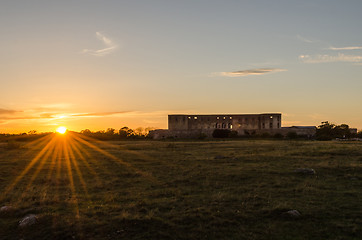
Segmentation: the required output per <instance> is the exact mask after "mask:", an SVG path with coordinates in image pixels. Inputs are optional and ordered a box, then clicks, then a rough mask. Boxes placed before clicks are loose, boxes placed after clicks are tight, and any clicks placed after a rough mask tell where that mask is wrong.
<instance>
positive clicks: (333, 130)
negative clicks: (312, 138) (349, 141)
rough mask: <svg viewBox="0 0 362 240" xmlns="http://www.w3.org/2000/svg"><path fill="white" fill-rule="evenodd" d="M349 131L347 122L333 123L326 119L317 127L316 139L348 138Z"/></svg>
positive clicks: (349, 135)
mask: <svg viewBox="0 0 362 240" xmlns="http://www.w3.org/2000/svg"><path fill="white" fill-rule="evenodd" d="M350 137H351V131H350V129H349V126H348V125H347V124H341V125H335V124H331V123H329V122H328V121H325V122H322V123H321V125H319V126H318V127H317V130H316V139H318V140H331V139H334V138H350Z"/></svg>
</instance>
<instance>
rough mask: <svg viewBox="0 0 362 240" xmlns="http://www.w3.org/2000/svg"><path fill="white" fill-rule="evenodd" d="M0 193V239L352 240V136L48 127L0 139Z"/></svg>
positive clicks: (356, 184)
mask: <svg viewBox="0 0 362 240" xmlns="http://www.w3.org/2000/svg"><path fill="white" fill-rule="evenodd" d="M8 146H10V147H8ZM297 168H313V169H314V170H315V171H316V174H315V175H303V174H298V173H295V172H294V170H295V169H297ZM0 193H1V197H0V207H1V206H12V207H13V210H12V211H10V212H6V213H1V214H0V239H361V238H362V215H361V213H362V143H359V142H317V141H273V140H271V141H267V140H235V141H184V142H182V141H175V142H172V141H170V142H167V141H119V142H98V141H90V140H89V139H83V138H82V137H80V136H78V135H76V134H73V137H72V136H71V135H69V136H64V137H61V136H53V135H50V136H47V137H44V138H42V139H40V140H36V141H34V142H32V143H21V144H20V146H19V145H15V146H12V145H11V144H10V145H8V144H7V143H0ZM292 209H296V210H298V211H299V212H300V213H301V217H299V218H292V217H288V216H285V214H283V213H284V212H286V211H288V210H292ZM28 214H35V215H36V216H37V217H38V222H37V223H36V224H34V225H32V226H28V227H24V228H21V227H19V224H18V223H19V221H20V220H21V219H22V218H23V217H24V216H26V215H28Z"/></svg>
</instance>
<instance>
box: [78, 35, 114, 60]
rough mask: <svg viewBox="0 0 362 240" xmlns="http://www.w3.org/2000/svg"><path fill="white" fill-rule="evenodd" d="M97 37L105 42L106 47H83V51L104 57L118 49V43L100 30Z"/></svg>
mask: <svg viewBox="0 0 362 240" xmlns="http://www.w3.org/2000/svg"><path fill="white" fill-rule="evenodd" d="M96 35H97V38H98V39H99V40H101V41H102V42H103V44H104V45H105V48H102V49H98V50H93V49H83V51H82V52H83V53H85V54H89V55H92V56H97V57H102V56H105V55H108V54H110V53H112V52H114V51H115V50H116V49H117V47H118V46H117V44H115V43H114V42H113V41H112V40H111V39H110V38H108V37H106V36H104V35H103V34H102V33H100V32H96Z"/></svg>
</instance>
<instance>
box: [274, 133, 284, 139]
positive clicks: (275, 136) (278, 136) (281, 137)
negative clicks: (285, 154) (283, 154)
mask: <svg viewBox="0 0 362 240" xmlns="http://www.w3.org/2000/svg"><path fill="white" fill-rule="evenodd" d="M273 137H274V138H276V139H283V138H284V136H283V135H282V134H280V133H276V134H274V136H273Z"/></svg>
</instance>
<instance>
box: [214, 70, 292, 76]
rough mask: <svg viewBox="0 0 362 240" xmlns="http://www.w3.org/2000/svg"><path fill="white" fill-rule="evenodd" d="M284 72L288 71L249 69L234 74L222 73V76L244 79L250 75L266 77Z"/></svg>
mask: <svg viewBox="0 0 362 240" xmlns="http://www.w3.org/2000/svg"><path fill="white" fill-rule="evenodd" d="M284 71H287V70H286V69H281V68H256V69H247V70H240V71H234V72H221V73H220V75H221V76H226V77H244V76H249V75H264V74H267V73H275V72H284Z"/></svg>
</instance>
